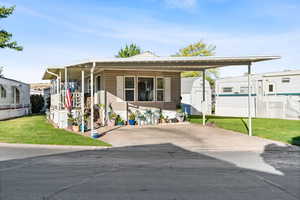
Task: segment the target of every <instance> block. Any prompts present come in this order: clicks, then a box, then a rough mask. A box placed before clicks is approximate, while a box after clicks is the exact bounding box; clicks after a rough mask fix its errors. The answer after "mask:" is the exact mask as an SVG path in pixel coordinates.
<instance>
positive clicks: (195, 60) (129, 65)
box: [43, 52, 280, 80]
mask: <svg viewBox="0 0 300 200" xmlns="http://www.w3.org/2000/svg"><path fill="white" fill-rule="evenodd" d="M274 59H280V57H279V56H246V57H215V56H205V57H204V56H203V57H201V56H191V57H158V56H153V55H152V56H151V55H150V52H147V56H146V55H144V56H143V55H139V56H132V57H129V58H108V59H104V58H103V59H87V60H83V61H80V62H77V63H73V64H67V65H61V66H53V67H50V68H47V70H48V71H50V72H52V73H56V74H58V73H59V72H62V73H63V71H64V68H73V69H74V68H76V69H90V68H92V66H93V64H94V65H95V68H97V69H102V70H105V69H109V70H136V69H139V70H158V71H178V72H183V71H200V70H204V69H209V68H216V67H225V66H233V65H248V64H249V63H252V62H261V61H267V60H274ZM43 79H44V80H50V79H55V76H54V75H52V74H50V73H48V72H47V71H46V72H45V74H44V76H43Z"/></svg>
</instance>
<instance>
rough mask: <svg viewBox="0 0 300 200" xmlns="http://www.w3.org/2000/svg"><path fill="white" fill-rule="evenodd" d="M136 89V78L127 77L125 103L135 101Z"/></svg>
mask: <svg viewBox="0 0 300 200" xmlns="http://www.w3.org/2000/svg"><path fill="white" fill-rule="evenodd" d="M134 88H135V81H134V77H125V84H124V92H125V101H134Z"/></svg>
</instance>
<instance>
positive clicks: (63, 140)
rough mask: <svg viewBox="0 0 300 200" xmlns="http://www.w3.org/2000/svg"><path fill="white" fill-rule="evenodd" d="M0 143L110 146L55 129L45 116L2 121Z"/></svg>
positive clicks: (0, 123) (0, 122)
mask: <svg viewBox="0 0 300 200" xmlns="http://www.w3.org/2000/svg"><path fill="white" fill-rule="evenodd" d="M0 142H6V143H23V144H52V145H54V144H56V145H82V146H110V145H109V144H107V143H105V142H103V141H100V140H95V139H92V138H88V137H85V136H81V135H78V134H76V133H72V132H69V131H66V130H64V129H57V128H54V127H53V126H52V125H51V124H50V123H49V122H48V121H47V120H46V118H45V116H41V115H37V116H28V117H22V118H17V119H12V120H7V121H0Z"/></svg>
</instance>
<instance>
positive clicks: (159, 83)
mask: <svg viewBox="0 0 300 200" xmlns="http://www.w3.org/2000/svg"><path fill="white" fill-rule="evenodd" d="M164 100H165V80H164V78H160V77H159V78H156V101H164Z"/></svg>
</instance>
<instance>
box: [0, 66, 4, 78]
mask: <svg viewBox="0 0 300 200" xmlns="http://www.w3.org/2000/svg"><path fill="white" fill-rule="evenodd" d="M2 72H3V67H0V77H2V76H3V73H2Z"/></svg>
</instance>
